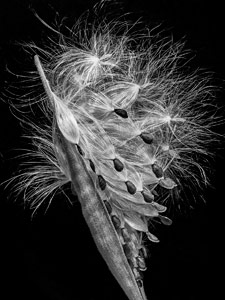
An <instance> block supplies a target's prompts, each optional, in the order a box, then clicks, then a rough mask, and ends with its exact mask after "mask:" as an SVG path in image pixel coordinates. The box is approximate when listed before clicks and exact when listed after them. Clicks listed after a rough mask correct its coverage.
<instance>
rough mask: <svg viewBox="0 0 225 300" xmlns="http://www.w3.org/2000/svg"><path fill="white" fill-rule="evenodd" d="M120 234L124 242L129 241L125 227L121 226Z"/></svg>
mask: <svg viewBox="0 0 225 300" xmlns="http://www.w3.org/2000/svg"><path fill="white" fill-rule="evenodd" d="M121 234H122V237H123V239H124V242H125V243H128V242H130V241H131V238H130V235H129V233H128V231H127V229H126V228H122V230H121Z"/></svg>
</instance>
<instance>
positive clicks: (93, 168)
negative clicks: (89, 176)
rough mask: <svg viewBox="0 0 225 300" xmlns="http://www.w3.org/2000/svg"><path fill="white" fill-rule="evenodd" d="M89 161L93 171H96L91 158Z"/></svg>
mask: <svg viewBox="0 0 225 300" xmlns="http://www.w3.org/2000/svg"><path fill="white" fill-rule="evenodd" d="M89 163H90V167H91V169H92V171H93V172H95V165H94V163H93V161H92V160H91V159H90V160H89Z"/></svg>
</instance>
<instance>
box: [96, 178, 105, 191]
mask: <svg viewBox="0 0 225 300" xmlns="http://www.w3.org/2000/svg"><path fill="white" fill-rule="evenodd" d="M98 183H99V186H100V188H101V190H102V191H103V190H104V189H105V188H106V181H105V179H104V177H102V175H98Z"/></svg>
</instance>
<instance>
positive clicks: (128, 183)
mask: <svg viewBox="0 0 225 300" xmlns="http://www.w3.org/2000/svg"><path fill="white" fill-rule="evenodd" d="M125 183H126V186H127V191H128V192H129V193H130V194H131V195H133V194H135V193H136V190H137V189H136V187H135V185H134V184H133V183H132V182H131V181H129V180H128V181H126V182H125Z"/></svg>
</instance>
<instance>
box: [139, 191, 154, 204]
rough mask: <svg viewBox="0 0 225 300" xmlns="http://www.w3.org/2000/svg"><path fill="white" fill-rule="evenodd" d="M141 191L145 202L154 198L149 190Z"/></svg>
mask: <svg viewBox="0 0 225 300" xmlns="http://www.w3.org/2000/svg"><path fill="white" fill-rule="evenodd" d="M141 193H142V196H143V197H144V200H145V201H146V202H148V203H151V202H152V201H153V200H154V195H152V194H151V193H150V192H149V193H147V192H144V191H142V192H141Z"/></svg>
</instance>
